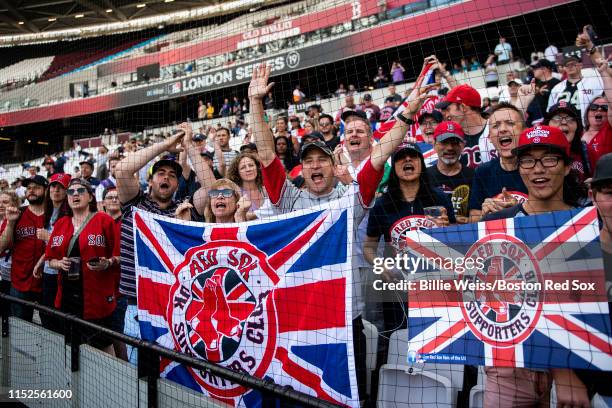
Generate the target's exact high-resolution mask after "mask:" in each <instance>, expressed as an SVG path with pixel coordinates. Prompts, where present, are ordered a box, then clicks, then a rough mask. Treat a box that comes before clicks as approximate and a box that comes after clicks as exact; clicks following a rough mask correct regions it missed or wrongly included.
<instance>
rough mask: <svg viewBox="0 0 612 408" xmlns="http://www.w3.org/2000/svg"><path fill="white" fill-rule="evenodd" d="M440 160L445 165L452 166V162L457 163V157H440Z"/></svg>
mask: <svg viewBox="0 0 612 408" xmlns="http://www.w3.org/2000/svg"><path fill="white" fill-rule="evenodd" d="M440 161H441V162H442V163H444V164H446V165H447V166H452V165H453V164H455V163H457V162H458V161H459V158H458V157H456V158H454V159H447V158H444V157H440Z"/></svg>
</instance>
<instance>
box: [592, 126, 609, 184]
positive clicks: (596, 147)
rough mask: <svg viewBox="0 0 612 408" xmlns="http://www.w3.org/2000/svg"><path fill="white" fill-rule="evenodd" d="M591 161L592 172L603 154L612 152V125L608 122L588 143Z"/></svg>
mask: <svg viewBox="0 0 612 408" xmlns="http://www.w3.org/2000/svg"><path fill="white" fill-rule="evenodd" d="M586 148H587V155H588V157H589V163H590V164H591V172H594V171H595V163H597V160H599V158H600V157H601V156H603V155H604V154H606V153H610V152H612V127H611V126H610V124H609V123H608V122H606V123H605V124H604V126H603V127H602V128H601V129H599V132H597V134H595V137H594V138H593V139H591V141H590V142H588V143H587V144H586Z"/></svg>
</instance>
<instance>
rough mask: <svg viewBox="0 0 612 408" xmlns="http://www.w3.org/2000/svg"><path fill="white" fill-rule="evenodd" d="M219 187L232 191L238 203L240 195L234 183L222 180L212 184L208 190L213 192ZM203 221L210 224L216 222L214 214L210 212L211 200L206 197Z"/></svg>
mask: <svg viewBox="0 0 612 408" xmlns="http://www.w3.org/2000/svg"><path fill="white" fill-rule="evenodd" d="M219 187H227V188H230V189H232V190H234V197H235V198H236V203H238V200H240V195H241V194H240V188H239V187H238V185H236V183H234V182H233V181H232V180H229V179H226V178H222V179H219V180H216V181H215V182H214V183H212V185H211V186H210V189H211V190H214V189H217V188H219ZM204 219H205V220H206V222H210V223H215V222H217V219H216V217H215V214H214V213H213V211H212V200H211V199H210V197H208V199H207V200H206V207H205V208H204Z"/></svg>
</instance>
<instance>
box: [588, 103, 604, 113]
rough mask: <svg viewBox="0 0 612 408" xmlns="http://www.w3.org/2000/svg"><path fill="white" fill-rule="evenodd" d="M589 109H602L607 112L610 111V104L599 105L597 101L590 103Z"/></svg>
mask: <svg viewBox="0 0 612 408" xmlns="http://www.w3.org/2000/svg"><path fill="white" fill-rule="evenodd" d="M589 110H590V111H598V110H601V111H604V112H607V111H608V105H599V104H597V103H592V104H590V105H589Z"/></svg>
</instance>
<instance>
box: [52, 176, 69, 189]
mask: <svg viewBox="0 0 612 408" xmlns="http://www.w3.org/2000/svg"><path fill="white" fill-rule="evenodd" d="M71 178H72V177H71V176H70V174H66V173H55V174H53V175H52V176H51V178H50V179H49V184H53V183H59V184H61V185H62V186H63V187H64V188H68V184H69V183H70V179H71Z"/></svg>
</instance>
